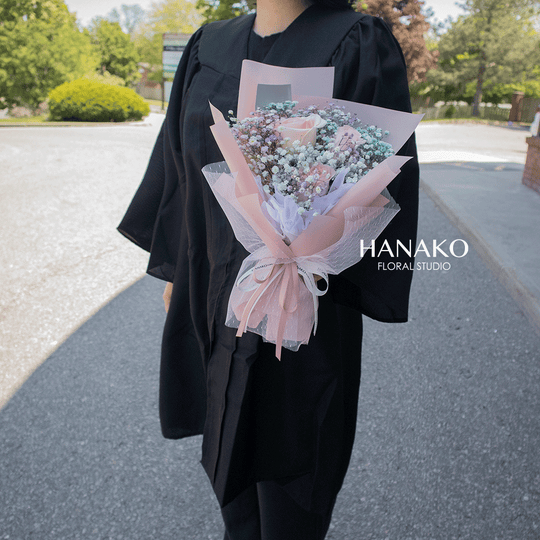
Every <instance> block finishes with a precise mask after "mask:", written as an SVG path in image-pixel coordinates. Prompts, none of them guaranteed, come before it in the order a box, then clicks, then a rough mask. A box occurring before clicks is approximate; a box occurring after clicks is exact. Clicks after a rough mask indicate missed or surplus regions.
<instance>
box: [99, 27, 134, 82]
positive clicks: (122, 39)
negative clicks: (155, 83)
mask: <svg viewBox="0 0 540 540" xmlns="http://www.w3.org/2000/svg"><path fill="white" fill-rule="evenodd" d="M90 35H91V36H92V42H93V43H94V45H95V46H96V47H97V49H98V50H99V54H100V57H101V61H100V62H101V70H102V71H103V72H105V71H107V72H109V73H110V74H111V75H116V76H117V77H120V78H122V79H123V80H124V81H125V83H126V84H132V83H134V82H136V81H138V80H139V79H140V74H139V71H138V65H137V64H138V62H139V54H138V53H137V50H136V48H135V45H134V44H133V43H132V41H131V38H130V37H129V36H128V35H127V34H125V33H124V32H123V31H122V28H120V24H119V23H116V22H110V21H108V20H106V19H98V20H97V21H96V23H95V24H94V26H93V27H92V29H91V31H90Z"/></svg>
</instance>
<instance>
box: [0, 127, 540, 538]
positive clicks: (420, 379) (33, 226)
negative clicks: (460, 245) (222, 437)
mask: <svg viewBox="0 0 540 540" xmlns="http://www.w3.org/2000/svg"><path fill="white" fill-rule="evenodd" d="M471 127H474V126H458V127H457V128H456V127H455V126H454V125H452V126H450V127H449V129H446V128H445V127H442V128H440V127H437V128H435V129H432V125H430V124H426V125H425V126H422V127H421V128H420V131H419V142H420V149H421V152H424V151H426V152H433V151H436V150H437V149H438V148H440V147H441V145H442V144H443V142H444V144H445V145H446V146H447V147H449V148H450V149H452V148H455V149H456V151H459V152H470V153H474V154H475V155H478V154H480V155H483V154H482V153H484V154H485V153H487V154H485V155H487V156H488V158H489V157H490V156H491V157H493V158H495V157H496V156H497V154H498V153H500V155H503V152H507V154H505V155H506V156H507V157H508V159H510V160H511V161H515V162H517V163H520V162H522V160H520V159H519V155H518V154H519V152H520V150H519V148H520V147H519V144H520V143H519V140H520V138H521V139H524V136H525V134H524V133H523V132H520V131H518V130H508V129H506V130H505V129H504V128H486V127H485V126H481V127H482V128H483V129H487V132H485V133H487V135H485V136H484V138H478V137H477V136H474V137H473V138H470V139H469V138H468V137H469V135H470V133H471V132H470V131H469V128H471ZM456 129H457V130H458V131H456ZM493 130H497V134H496V135H493V141H494V147H495V149H493V147H490V148H489V149H486V148H483V147H482V146H481V145H482V144H483V143H482V141H484V140H485V139H486V137H487V139H489V138H490V137H491V135H490V134H494V133H495V132H494V131H493ZM155 134H156V128H155V127H153V128H152V127H147V128H143V127H131V128H128V127H125V128H118V127H115V128H107V129H106V130H102V129H101V128H94V129H84V128H77V129H72V130H58V129H57V130H49V129H30V130H24V131H23V130H19V129H5V128H3V129H1V130H0V144H1V145H2V146H1V147H0V149H1V154H0V160H1V162H0V166H2V167H3V169H2V171H3V173H4V171H6V170H7V171H8V172H9V174H6V175H4V174H2V178H1V180H0V195H1V196H0V205H1V207H0V215H2V218H1V220H0V227H1V229H0V230H1V232H2V237H3V238H4V239H6V238H7V239H8V241H7V242H3V244H2V246H3V247H2V261H3V264H2V266H1V268H0V279H1V281H2V284H3V287H2V291H1V293H0V301H1V308H2V312H1V313H2V317H3V318H2V319H1V320H0V324H1V325H2V332H3V334H4V335H3V336H2V347H3V350H2V351H1V353H2V357H1V361H0V362H1V365H0V368H1V372H2V373H3V374H4V375H5V379H4V382H2V383H1V385H2V386H1V389H2V391H3V392H4V395H5V396H6V395H9V394H10V393H11V392H12V391H13V389H14V388H16V387H17V386H18V385H20V384H21V383H23V382H24V380H25V379H26V377H27V376H28V375H29V374H30V373H32V371H33V369H34V368H35V367H36V366H38V365H40V364H42V365H41V366H40V367H39V368H38V369H37V371H35V373H33V374H32V375H31V376H30V378H29V379H28V380H27V381H26V383H25V384H23V385H22V387H21V388H20V390H19V391H18V392H17V393H16V394H15V395H14V396H13V397H12V399H11V400H10V401H9V402H8V403H7V405H6V406H5V407H4V408H3V409H2V410H0V432H1V433H2V440H1V442H0V486H1V488H0V540H3V539H7V538H9V539H18V540H23V539H24V540H26V539H31V538H36V539H47V540H48V539H60V540H64V539H66V540H67V539H78V538H80V539H94V538H95V539H98V538H99V539H111V540H112V539H121V538H124V539H129V540H138V539H141V540H146V539H149V538H160V539H163V540H168V539H171V540H172V539H175V540H176V539H188V540H190V539H200V538H204V539H206V538H208V539H215V540H217V539H220V538H221V536H222V532H221V525H220V519H219V513H218V509H217V505H216V503H215V502H214V500H213V497H212V493H211V490H210V488H209V485H208V482H207V481H206V479H205V477H204V473H203V471H202V468H201V467H200V465H199V464H198V459H199V445H200V440H199V438H193V439H189V440H185V441H181V442H171V441H165V440H163V439H162V438H161V436H160V434H159V426H158V423H157V370H158V362H157V357H158V354H159V353H158V351H159V341H160V330H161V326H162V323H163V312H162V302H161V298H160V295H161V289H162V284H161V283H160V282H158V281H156V280H153V279H151V278H148V277H145V278H144V279H143V280H141V281H137V282H136V283H135V284H134V285H133V286H132V287H130V288H128V289H127V290H125V291H124V292H123V293H121V294H120V295H119V296H118V297H116V298H114V299H113V300H112V301H111V302H109V303H106V301H107V300H108V299H109V298H111V297H112V296H113V295H114V294H115V293H116V292H118V291H119V290H120V289H122V288H123V287H125V285H127V284H129V283H131V282H133V280H135V279H136V278H137V277H138V276H139V275H141V274H142V271H143V269H144V256H142V257H141V254H140V253H139V252H138V251H137V250H136V249H135V248H131V246H130V244H129V243H128V242H126V241H123V240H122V239H121V237H120V236H119V235H116V234H115V233H114V232H112V231H113V229H114V226H115V225H116V224H117V222H118V219H119V217H120V216H121V215H122V212H123V210H124V208H125V205H126V204H127V201H128V200H129V198H130V197H131V194H132V193H133V190H134V189H135V187H136V185H137V184H138V182H139V178H140V175H141V173H142V171H143V170H144V166H145V164H146V160H147V156H148V154H149V152H150V149H151V144H152V142H153V140H154V138H155ZM437 138H438V145H437ZM423 141H424V142H423ZM463 141H465V143H464V142H463ZM475 144H478V145H479V146H478V147H477V146H475ZM88 148H91V152H90V153H88V152H87V149H88ZM66 150H67V151H66ZM8 152H11V154H8ZM522 153H523V152H522ZM118 155H121V156H122V158H123V159H122V160H118ZM23 158H24V159H25V160H26V161H27V163H26V164H25V165H24V166H23V165H22V163H23V161H22V160H23ZM28 160H31V163H30V164H29V163H28ZM31 165H33V166H32V167H31ZM6 166H8V167H10V168H9V169H5V167H6ZM96 171H97V172H99V174H96ZM420 237H421V238H424V239H425V240H426V241H429V240H430V239H432V238H437V239H442V238H460V237H462V235H461V233H460V232H459V231H458V230H457V229H455V228H454V227H453V226H452V225H451V224H450V223H449V221H448V220H447V219H446V218H445V217H444V216H443V215H442V214H441V213H440V212H439V211H438V210H437V209H436V208H435V206H434V205H433V204H432V202H431V201H430V199H428V198H427V197H426V196H425V194H422V203H421V216H420ZM9 239H11V240H9ZM81 243H82V245H83V246H87V248H88V249H86V248H85V247H81ZM109 249H110V251H109ZM113 249H114V251H113ZM96 254H100V256H99V257H96ZM420 260H422V259H420ZM6 263H7V264H6ZM9 265H12V266H9ZM104 302H105V303H106V305H104V307H103V308H102V309H100V310H99V311H97V313H96V314H95V315H93V316H91V317H90V318H89V319H88V320H87V322H85V324H84V325H83V326H82V327H81V328H79V329H78V330H76V331H74V330H75V329H76V328H77V326H78V325H79V324H80V323H81V322H83V321H84V320H85V319H86V318H88V316H89V315H91V314H92V313H94V312H95V311H96V309H97V308H99V307H100V306H102V305H103V303H104ZM411 317H412V320H411V322H410V323H409V324H406V325H383V324H379V323H375V322H372V321H366V337H365V341H364V360H363V382H362V391H361V403H360V409H359V421H358V433H357V441H356V445H355V451H354V455H353V458H352V462H351V468H350V471H349V474H348V476H347V478H346V483H345V486H344V489H343V491H342V493H341V494H340V497H339V500H338V505H337V507H336V512H335V519H334V522H333V525H332V530H331V532H330V535H329V538H330V539H335V540H338V539H340V540H342V539H350V540H358V539H366V540H368V539H373V540H383V539H386V538H388V539H391V540H394V539H395V540H406V539H409V538H410V539H422V540H427V539H436V540H439V539H440V540H450V539H454V538H455V539H458V538H459V539H471V540H483V539H489V540H496V539H504V540H533V539H536V540H537V539H538V538H540V518H539V512H538V508H539V507H540V461H539V460H538V448H539V447H540V420H539V419H540V397H539V393H538V387H539V383H540V362H539V360H540V358H539V351H540V339H539V337H538V334H536V333H535V332H534V330H533V329H532V327H531V326H530V324H529V323H528V321H527V319H526V318H525V317H524V315H523V313H522V312H521V310H520V308H519V307H518V306H517V304H516V303H515V302H514V301H513V300H512V298H511V297H510V296H509V295H508V294H507V293H506V291H505V290H503V289H502V288H501V286H500V285H499V284H498V282H497V281H496V280H495V278H494V277H493V275H492V273H491V272H490V271H489V270H488V269H487V268H486V267H485V265H484V264H483V263H482V262H481V260H480V258H479V257H478V256H477V255H476V254H475V253H474V252H472V253H470V254H468V255H467V256H466V257H465V258H464V259H459V260H454V261H452V268H451V269H450V270H449V271H446V272H445V271H420V272H417V274H416V277H415V281H414V285H413V304H412V309H411ZM8 332H9V334H8ZM13 332H15V333H13ZM6 335H8V336H9V337H8V339H7V340H6ZM66 336H69V337H68V339H67V341H65V342H63V343H62V340H63V339H64V337H66ZM54 341H58V343H59V344H60V345H59V348H58V350H56V351H55V352H53V354H52V355H50V356H48V352H49V351H50V350H51V348H54V347H55V346H56V345H54V344H53V342H54ZM5 401H7V399H5Z"/></svg>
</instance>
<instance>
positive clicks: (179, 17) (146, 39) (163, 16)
mask: <svg viewBox="0 0 540 540" xmlns="http://www.w3.org/2000/svg"><path fill="white" fill-rule="evenodd" d="M202 22H203V18H202V16H201V13H200V10H199V9H197V8H196V7H195V4H194V3H192V2H190V1H188V0H162V1H161V2H156V3H153V4H152V9H151V10H150V11H149V12H148V14H147V17H146V20H145V22H144V23H143V24H141V25H140V26H139V28H138V30H137V31H136V33H135V35H134V37H133V39H134V43H135V46H136V48H137V51H138V53H139V57H140V59H141V62H144V63H145V64H148V65H149V66H150V70H151V75H150V77H149V78H150V79H151V80H156V81H159V82H161V75H162V70H161V64H162V51H163V39H162V34H164V33H166V32H175V33H183V34H193V33H194V32H195V30H196V29H197V28H199V26H200V25H201V24H202Z"/></svg>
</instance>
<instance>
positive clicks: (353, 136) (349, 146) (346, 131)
mask: <svg viewBox="0 0 540 540" xmlns="http://www.w3.org/2000/svg"><path fill="white" fill-rule="evenodd" d="M365 142H366V141H365V139H362V137H361V136H360V133H358V131H357V130H356V129H354V128H353V127H351V126H341V127H340V128H338V130H337V131H336V136H335V138H334V152H336V153H340V152H345V150H350V151H352V150H354V149H355V148H356V147H357V146H358V145H359V144H362V143H365Z"/></svg>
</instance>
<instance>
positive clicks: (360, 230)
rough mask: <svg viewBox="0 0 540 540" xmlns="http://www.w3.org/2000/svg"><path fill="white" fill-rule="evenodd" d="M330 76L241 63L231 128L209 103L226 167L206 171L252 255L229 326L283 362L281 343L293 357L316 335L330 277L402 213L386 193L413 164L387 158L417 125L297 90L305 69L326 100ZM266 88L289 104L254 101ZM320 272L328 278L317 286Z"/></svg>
mask: <svg viewBox="0 0 540 540" xmlns="http://www.w3.org/2000/svg"><path fill="white" fill-rule="evenodd" d="M332 69H333V68H300V69H291V68H278V67H275V66H265V65H263V64H258V63H256V62H251V61H244V65H243V69H242V77H241V83H240V97H239V105H238V119H236V118H233V119H232V126H231V127H230V126H229V125H228V123H227V122H226V121H225V119H224V118H223V115H222V114H221V113H220V112H219V111H218V110H217V109H215V108H214V107H212V113H213V116H214V121H215V124H214V126H212V128H211V129H212V132H213V134H214V137H215V138H216V141H217V143H218V145H219V148H220V150H221V151H222V154H223V156H224V158H225V162H226V163H218V164H212V165H208V166H206V167H205V168H204V169H203V173H204V174H205V176H206V178H207V180H208V182H209V184H210V186H211V187H212V190H213V191H214V193H215V195H216V197H217V199H218V201H219V203H220V204H221V206H222V208H223V210H224V211H225V214H226V215H227V218H228V219H229V222H230V223H231V225H232V227H233V230H234V232H235V235H236V238H237V239H238V240H239V241H240V242H241V243H242V244H243V246H244V247H245V248H246V249H247V250H248V251H249V252H250V253H251V255H250V256H249V257H247V258H246V260H245V261H244V262H243V264H242V267H241V269H240V272H239V276H238V278H237V281H236V284H235V287H234V289H233V291H232V293H231V297H230V300H229V307H228V313H227V320H226V324H227V326H231V327H234V328H238V334H237V335H241V334H242V333H243V332H244V331H246V330H249V331H251V332H255V333H257V334H259V335H261V336H262V337H263V339H265V340H266V341H269V342H272V343H275V344H276V356H277V357H278V358H280V354H281V347H282V346H284V347H286V348H289V349H291V350H298V347H299V346H300V345H301V344H303V343H307V342H308V340H309V337H310V335H311V331H312V329H313V330H314V331H315V330H316V325H317V307H318V296H321V295H323V294H325V293H326V291H327V289H328V274H339V273H340V272H342V271H343V270H345V269H346V268H348V267H349V266H352V265H353V264H355V263H357V262H358V261H359V260H360V259H361V258H362V255H363V253H364V251H365V250H366V249H367V248H368V247H369V245H370V244H371V242H372V241H374V240H375V238H377V236H378V235H379V234H380V233H381V232H382V230H383V229H384V228H385V227H386V225H387V224H388V223H389V222H390V220H391V219H392V218H393V217H394V215H395V214H396V213H397V212H398V211H399V207H398V206H397V205H396V204H395V203H394V201H393V200H392V198H391V197H390V195H389V194H388V192H384V193H383V194H382V195H381V192H383V190H384V189H385V188H386V186H387V185H388V184H389V183H390V181H391V180H392V179H393V178H394V177H395V176H396V175H397V174H398V173H399V170H400V168H401V166H402V165H403V164H404V163H405V162H406V161H408V159H410V158H408V157H401V156H395V155H394V154H395V151H396V150H398V149H399V148H400V147H401V146H402V145H403V144H404V143H405V142H406V140H407V139H408V138H409V136H410V135H411V134H412V132H413V131H414V129H415V127H416V125H417V124H418V122H419V121H420V118H421V117H418V115H411V114H408V113H403V112H398V111H391V110H388V109H381V108H378V107H372V106H368V105H360V104H357V103H350V102H344V101H340V100H332V99H330V97H329V96H328V97H325V96H324V95H323V96H305V95H304V96H303V95H302V94H301V92H302V90H303V88H301V87H302V81H305V82H308V81H309V77H307V78H306V77H305V76H304V77H302V75H305V72H306V71H311V74H313V75H316V76H317V78H318V80H319V81H321V84H320V85H318V88H320V89H323V90H324V92H323V93H327V91H328V88H331V87H332V84H331V83H332V81H333V71H332ZM301 72H304V73H301ZM315 72H316V73H315ZM329 78H330V82H329ZM261 86H262V88H261ZM272 86H275V87H276V88H277V89H278V90H279V91H280V92H282V91H283V89H284V88H285V90H286V91H287V92H289V93H290V95H291V97H293V98H294V101H293V100H292V99H286V100H283V101H280V102H276V101H272V102H270V103H264V104H260V103H257V101H259V102H260V99H259V95H260V93H263V92H259V90H263V91H264V93H265V94H268V91H269V88H270V89H271V88H272ZM311 87H313V86H311ZM287 97H288V96H287ZM255 104H257V105H259V106H258V107H256V106H255ZM383 139H386V140H383ZM362 248H363V249H362ZM315 276H320V277H322V279H324V280H325V282H326V287H325V288H324V289H323V290H320V289H319V288H318V287H317V285H316V284H315Z"/></svg>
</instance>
